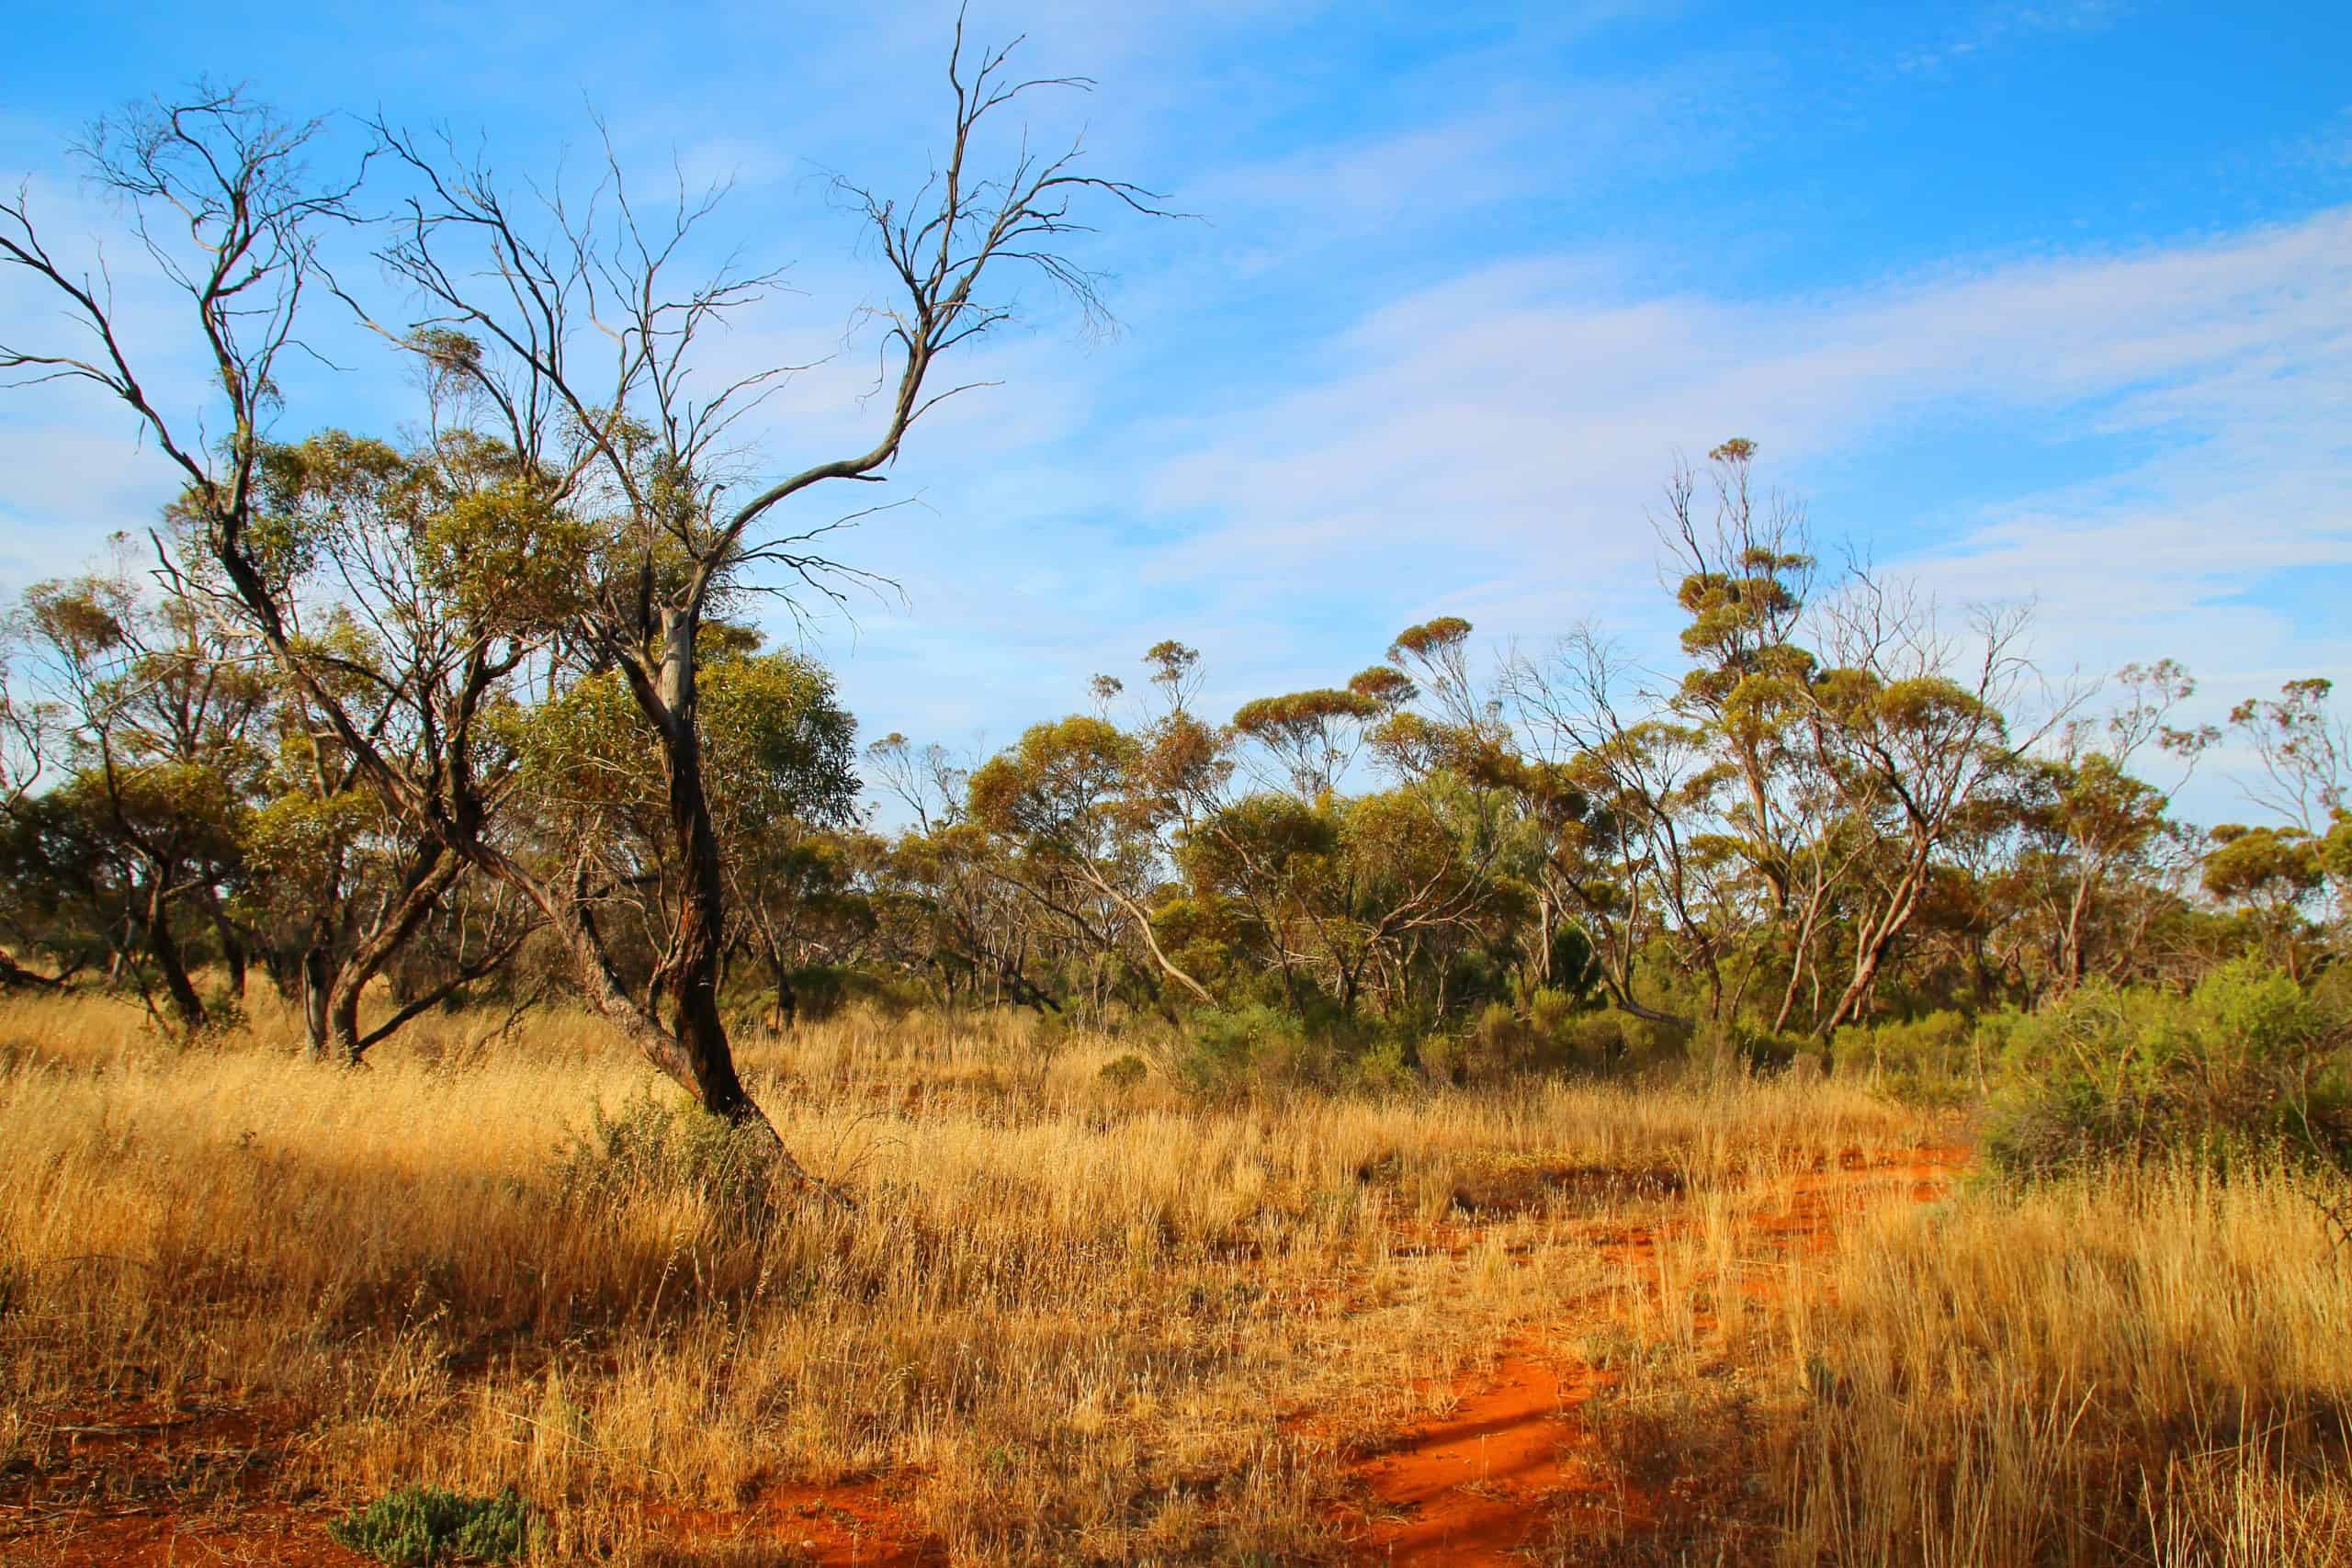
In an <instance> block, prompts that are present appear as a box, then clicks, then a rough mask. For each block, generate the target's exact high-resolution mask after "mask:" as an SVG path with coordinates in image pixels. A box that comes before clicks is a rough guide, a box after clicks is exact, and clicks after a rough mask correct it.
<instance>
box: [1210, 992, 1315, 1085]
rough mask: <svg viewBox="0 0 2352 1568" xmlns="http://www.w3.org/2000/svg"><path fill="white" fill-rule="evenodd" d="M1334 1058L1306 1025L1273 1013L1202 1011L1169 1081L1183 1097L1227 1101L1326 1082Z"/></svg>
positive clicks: (1254, 1007)
mask: <svg viewBox="0 0 2352 1568" xmlns="http://www.w3.org/2000/svg"><path fill="white" fill-rule="evenodd" d="M1331 1067H1332V1053H1331V1051H1330V1050H1329V1047H1328V1046H1326V1045H1323V1044H1321V1043H1318V1042H1317V1041H1316V1040H1315V1039H1314V1038H1312V1037H1311V1036H1310V1034H1309V1033H1308V1032H1307V1028H1306V1024H1305V1023H1304V1022H1302V1021H1300V1020H1298V1019H1295V1018H1293V1017H1291V1016H1290V1015H1289V1014H1287V1013H1284V1012H1281V1011H1279V1010H1275V1009H1273V1008H1271V1007H1266V1006H1263V1005H1261V1004H1258V1003H1251V1004H1250V1005H1249V1006H1246V1007H1238V1008H1203V1009H1201V1010H1199V1011H1198V1012H1195V1013H1194V1014H1193V1016H1192V1020H1191V1027H1190V1029H1189V1030H1188V1032H1187V1033H1186V1038H1185V1040H1184V1042H1183V1043H1182V1044H1181V1045H1179V1046H1178V1047H1177V1050H1176V1054H1175V1056H1174V1059H1173V1060H1172V1061H1171V1062H1170V1077H1173V1078H1174V1079H1175V1080H1176V1082H1177V1084H1178V1085H1179V1086H1181V1087H1182V1089H1185V1091H1186V1092H1188V1093H1191V1094H1194V1095H1199V1096H1202V1097H1204V1098H1208V1099H1228V1098H1233V1097H1236V1096H1240V1095H1246V1094H1250V1093H1253V1092H1259V1091H1262V1090H1267V1089H1288V1088H1296V1087H1301V1086H1305V1085H1308V1084H1319V1083H1326V1082H1329V1079H1330V1077H1331Z"/></svg>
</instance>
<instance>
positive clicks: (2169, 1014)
mask: <svg viewBox="0 0 2352 1568" xmlns="http://www.w3.org/2000/svg"><path fill="white" fill-rule="evenodd" d="M2001 1067H2002V1081H2001V1087H2000V1089H1999V1090H1998V1091H1997V1092H1996V1096H1995V1100H1994V1106H1993V1112H1992V1116H1991V1120H1990V1122H1989V1123H1988V1125H1987V1127H1986V1131H1985V1154H1986V1157H1987V1158H1988V1160H1989V1161H1990V1162H1991V1163H1992V1164H1993V1166H1994V1167H1995V1168H1997V1169H2000V1170H2003V1171H2007V1172H2008V1173H2010V1174H2013V1175H2020V1176H2035V1175H2045V1174H2052V1173H2056V1172H2061V1171H2065V1170H2070V1169H2078V1168H2085V1167H2088V1166H2092V1165H2095V1164H2097V1163H2099V1162H2102V1161H2107V1160H2143V1159H2147V1158H2150V1157H2154V1156H2159V1155H2169V1154H2171V1153H2173V1152H2176V1151H2188V1152H2193V1153H2195V1154H2197V1155H2198V1156H2200V1157H2204V1158H2207V1159H2211V1160H2214V1161H2216V1162H2220V1163H2224V1164H2226V1163H2228V1162H2231V1161H2233V1160H2235V1159H2238V1158H2241V1157H2244V1156H2247V1155H2249V1154H2261V1155H2285V1156H2289V1157H2290V1158H2294V1159H2298V1160H2304V1161H2318V1162H2321V1163H2324V1164H2327V1165H2332V1166H2335V1167H2337V1168H2352V1015H2347V1013H2346V1010H2345V1009H2344V1008H2343V1006H2342V1005H2341V1004H2340V1002H2338V1001H2336V1000H2335V999H2334V998H2330V997H2326V996H2315V995H2313V994H2312V993H2309V992H2306V991H2305V990H2303V988H2302V987H2300V986H2298V985H2296V984H2295V983H2294V982H2293V981H2292V980H2291V979H2290V978H2288V977H2287V976H2285V975H2283V974H2280V973H2278V971H2276V970H2273V969H2270V968H2268V967H2267V966H2266V965H2265V964H2262V963H2261V962H2260V961H2259V960H2257V959H2254V958H2241V959H2237V960H2233V962H2231V963H2228V964H2223V965H2222V966H2221V967H2220V968H2218V969H2216V970H2215V971H2214V972H2213V973H2212V974H2211V975H2210V976H2207V977H2206V978H2205V980H2204V981H2203V982H2202V983H2201V984H2199V986H2198V987H2197V988H2196V990H2195V991H2194V992H2193V993H2191V994H2190V995H2188V996H2187V997H2179V996H2176V995H2172V994H2170V993H2166V992H2159V991H2154V990H2143V989H2134V990H2127V989H2123V988H2121V987H2115V986H2112V985H2109V984H2105V983H2097V982H2095V983H2093V984H2089V985H2086V986H2084V987H2081V988H2080V989H2079V990H2077V991H2076V992H2075V993H2074V994H2073V995H2071V996H2069V997H2067V998H2065V999H2064V1001H2063V1002H2061V1003H2060V1004H2059V1005H2057V1006H2056V1007H2053V1008H2052V1009H2050V1010H2047V1011H2046V1012H2043V1013H2041V1014H2037V1015H2034V1016H2031V1017H2028V1018H2023V1019H2020V1020H2018V1021H2017V1022H2016V1024H2015V1026H2014V1030H2013V1032H2012V1035H2011V1039H2010V1042H2009V1045H2008V1049H2007V1052H2006V1053H2005V1054H2004V1057H2003V1061H2002V1065H2001Z"/></svg>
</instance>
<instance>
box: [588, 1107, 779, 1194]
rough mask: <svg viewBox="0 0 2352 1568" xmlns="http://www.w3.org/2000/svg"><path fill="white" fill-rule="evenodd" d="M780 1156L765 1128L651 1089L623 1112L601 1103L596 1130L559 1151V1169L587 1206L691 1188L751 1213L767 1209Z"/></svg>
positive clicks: (589, 1131)
mask: <svg viewBox="0 0 2352 1568" xmlns="http://www.w3.org/2000/svg"><path fill="white" fill-rule="evenodd" d="M774 1173H775V1144H774V1142H773V1141H772V1140H771V1139H769V1138H768V1137H767V1136H766V1135H765V1134H763V1133H761V1132H759V1131H758V1130H756V1129H752V1128H745V1127H739V1126H736V1125H734V1124H733V1123H731V1122H728V1121H727V1120H725V1119H724V1118H723V1117H718V1116H713V1115H711V1114H710V1113H709V1112H708V1111H704V1110H703V1109H701V1108H700V1107H699V1106H695V1105H688V1104H684V1103H676V1102H673V1103H664V1102H663V1101H662V1100H656V1099H655V1098H654V1097H653V1096H652V1095H651V1094H650V1093H648V1094H645V1095H642V1096H640V1097H639V1098H638V1099H635V1100H630V1101H629V1102H628V1104H626V1105H624V1106H623V1107H622V1108H621V1110H620V1111H619V1113H618V1114H617V1115H607V1114H605V1110H604V1108H603V1107H602V1106H599V1107H598V1108H597V1110H596V1112H595V1116H594V1120H593V1121H592V1122H591V1123H590V1124H589V1127H588V1130H587V1131H586V1132H584V1133H581V1134H574V1135H573V1136H572V1137H571V1139H570V1140H568V1141H567V1142H566V1143H565V1144H564V1145H563V1146H562V1147H561V1148H560V1149H559V1150H558V1151H557V1155H556V1168H555V1176H556V1182H557V1185H558V1187H559V1188H560V1190H561V1191H562V1192H563V1194H564V1196H565V1198H566V1199H567V1200H569V1201H571V1202H574V1203H577V1204H581V1205H583V1206H591V1207H593V1206H597V1205H604V1204H613V1203H618V1202H622V1201H628V1199H631V1198H634V1197H638V1196H641V1195H644V1194H648V1193H654V1192H665V1191H681V1190H684V1191H690V1192H693V1193H694V1194H695V1195H696V1196H698V1197H700V1198H701V1199H703V1200H704V1201H706V1202H707V1203H709V1204H710V1205H711V1206H712V1207H713V1208H714V1209H716V1210H718V1211H720V1212H721V1213H727V1214H729V1215H734V1216H739V1217H742V1218H746V1219H749V1218H755V1217H757V1216H760V1215H763V1214H764V1213H766V1212H767V1208H768V1205H769V1201H770V1197H771V1193H770V1181H771V1179H772V1177H773V1176H774Z"/></svg>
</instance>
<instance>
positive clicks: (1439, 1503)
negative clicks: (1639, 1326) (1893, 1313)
mask: <svg viewBox="0 0 2352 1568" xmlns="http://www.w3.org/2000/svg"><path fill="white" fill-rule="evenodd" d="M1966 1163H1967V1155H1966V1152H1965V1151H1964V1150H1959V1149H1931V1150H1922V1151H1919V1152H1918V1153H1917V1154H1916V1155H1914V1156H1909V1157H1905V1158H1899V1159H1883V1160H1879V1161H1875V1162H1873V1161H1868V1160H1864V1159H1862V1158H1860V1156H1851V1157H1849V1159H1848V1160H1847V1161H1844V1162H1841V1163H1840V1165H1839V1166H1838V1168H1833V1169H1828V1170H1824V1171H1818V1172H1811V1173H1806V1174H1803V1175H1799V1176H1796V1177H1794V1178H1792V1179H1791V1180H1790V1182H1789V1183H1788V1184H1787V1186H1786V1187H1785V1189H1784V1190H1783V1192H1784V1194H1785V1201H1779V1202H1773V1201H1769V1200H1768V1201H1766V1202H1765V1203H1763V1204H1760V1205H1758V1206H1757V1208H1756V1209H1754V1210H1753V1211H1751V1212H1749V1213H1745V1214H1742V1215H1741V1216H1739V1221H1740V1225H1739V1234H1740V1237H1741V1241H1742V1246H1741V1249H1740V1250H1741V1256H1742V1257H1743V1258H1747V1259H1754V1258H1757V1257H1758V1254H1759V1253H1760V1254H1763V1255H1765V1256H1767V1257H1770V1258H1780V1257H1786V1256H1789V1255H1792V1254H1794V1255H1806V1254H1815V1253H1819V1252H1822V1251H1826V1250H1827V1249H1828V1248H1830V1247H1834V1246H1835V1245H1836V1244H1837V1235H1838V1221H1839V1220H1840V1219H1842V1218H1844V1217H1846V1216H1848V1215H1850V1214H1852V1213H1858V1212H1860V1211H1861V1210H1864V1209H1868V1208H1871V1207H1875V1206H1878V1205H1880V1204H1884V1203H1889V1202H1926V1201H1933V1200H1934V1199H1936V1198H1938V1197H1940V1196H1941V1195H1942V1194H1943V1193H1944V1191H1945V1190H1947V1189H1948V1188H1949V1186H1950V1183H1951V1178H1952V1176H1953V1175H1954V1174H1955V1173H1956V1172H1957V1171H1958V1170H1959V1169H1961V1168H1962V1167H1963V1166H1964V1165H1965V1164H1966ZM1775 1196H1776V1197H1779V1196H1781V1194H1775ZM1691 1223H1692V1222H1691V1220H1690V1219H1689V1218H1687V1217H1684V1218H1675V1219H1669V1220H1668V1221H1666V1222H1664V1223H1663V1224H1657V1225H1635V1226H1623V1225H1617V1226H1596V1227H1594V1228H1593V1230H1592V1231H1591V1233H1590V1236H1589V1239H1590V1244H1591V1245H1592V1246H1593V1247H1595V1249H1596V1250H1598V1251H1599V1252H1600V1253H1601V1254H1602V1256H1604V1257H1606V1258H1610V1259H1611V1261H1613V1262H1618V1263H1624V1262H1627V1261H1629V1260H1631V1259H1635V1258H1643V1257H1645V1256H1646V1255H1651V1254H1654V1253H1655V1251H1656V1250H1657V1243H1658V1241H1659V1239H1660V1236H1661V1235H1670V1234H1673V1233H1674V1232H1675V1231H1677V1230H1682V1229H1687V1228H1688V1227H1689V1226H1690V1225H1691ZM1738 1285H1739V1288H1740V1290H1741V1292H1742V1294H1743V1295H1744V1296H1745V1297H1747V1300H1748V1301H1749V1302H1750V1303H1761V1304H1763V1305H1764V1306H1765V1308H1766V1309H1767V1310H1769V1308H1770V1303H1771V1302H1772V1301H1773V1300H1774V1299H1775V1298H1776V1297H1777V1294H1778V1289H1777V1284H1776V1282H1775V1281H1774V1280H1772V1279H1771V1278H1770V1276H1769V1274H1767V1273H1761V1272H1757V1271H1752V1270H1751V1271H1748V1272H1747V1273H1745V1274H1744V1275H1743V1277H1742V1278H1741V1279H1740V1280H1739V1281H1738ZM1655 1288H1656V1287H1655V1286H1652V1287H1651V1289H1652V1290H1653V1291H1654V1290H1655ZM1621 1294H1622V1292H1620V1291H1611V1292H1603V1293H1602V1294H1601V1295H1600V1296H1597V1297H1594V1298H1591V1299H1589V1300H1587V1301H1584V1302H1581V1303H1577V1304H1576V1308H1575V1311H1574V1312H1573V1313H1572V1314H1570V1315H1569V1316H1568V1317H1567V1318H1566V1319H1564V1320H1563V1321H1561V1322H1560V1323H1556V1324H1555V1325H1550V1327H1549V1328H1548V1329H1547V1331H1546V1336H1545V1337H1544V1338H1529V1339H1522V1340H1518V1341H1514V1342H1513V1343H1512V1344H1511V1345H1510V1346H1509V1347H1507V1348H1505V1350H1504V1351H1503V1353H1502V1355H1501V1356H1500V1358H1499V1359H1498V1360H1497V1361H1496V1362H1495V1364H1494V1365H1493V1366H1491V1367H1489V1368H1487V1369H1486V1370H1485V1371H1480V1372H1477V1373H1476V1374H1474V1375H1472V1376H1470V1377H1468V1378H1465V1379H1464V1381H1463V1382H1461V1383H1460V1384H1459V1385H1457V1387H1456V1388H1455V1390H1454V1398H1453V1403H1452V1406H1451V1408H1450V1410H1449V1411H1448V1413H1447V1414H1446V1415H1445V1416H1443V1417H1442V1418H1441V1419H1437V1420H1433V1421H1428V1422H1424V1423H1421V1424H1419V1425H1418V1426H1414V1427H1408V1428H1407V1429H1406V1430H1405V1431H1403V1432H1401V1433H1399V1434H1398V1435H1397V1438H1396V1440H1395V1441H1394V1442H1392V1443H1389V1444H1387V1445H1385V1446H1384V1447H1383V1448H1381V1449H1380V1450H1377V1451H1375V1452H1374V1453H1373V1454H1371V1455H1369V1456H1367V1457H1366V1458H1364V1459H1363V1460H1362V1461H1359V1462H1358V1463H1357V1465H1356V1466H1355V1476H1356V1479H1357V1480H1358V1481H1359V1482H1360V1483H1362V1484H1363V1487H1364V1488H1365V1489H1366V1490H1367V1491H1368V1492H1369V1493H1370V1495H1371V1498H1372V1504H1371V1506H1370V1508H1369V1510H1368V1513H1369V1516H1370V1519H1369V1522H1368V1524H1367V1525H1366V1526H1365V1528H1363V1529H1362V1530H1361V1531H1360V1532H1359V1533H1358V1534H1357V1536H1356V1538H1355V1542H1354V1550H1355V1555H1356V1556H1357V1557H1358V1559H1359V1560H1360V1561H1363V1562H1391V1563H1447V1564H1461V1565H1464V1568H1476V1565H1483V1564H1521V1563H1523V1562H1525V1561H1526V1558H1525V1555H1524V1554H1525V1552H1526V1551H1528V1550H1529V1549H1530V1548H1531V1547H1533V1546H1536V1545H1538V1544H1540V1543H1541V1541H1542V1540H1543V1539H1544V1537H1545V1536H1546V1535H1547V1534H1550V1533H1553V1532H1555V1531H1557V1530H1560V1529H1573V1528H1574V1527H1575V1522H1576V1520H1577V1517H1578V1516H1580V1515H1584V1516H1591V1515H1595V1514H1600V1513H1607V1514H1609V1515H1611V1516H1613V1517H1614V1518H1615V1519H1616V1520H1617V1521H1618V1522H1620V1523H1623V1524H1632V1525H1634V1526H1636V1527H1638V1526H1640V1525H1641V1524H1643V1523H1645V1521H1646V1518H1647V1517H1648V1515H1649V1513H1650V1509H1651V1500H1650V1499H1648V1498H1645V1497H1642V1496H1638V1495H1627V1494H1625V1493H1624V1492H1623V1490H1622V1489H1620V1488H1619V1487H1617V1486H1615V1485H1614V1484H1613V1483H1611V1482H1610V1481H1609V1480H1608V1479H1607V1478H1606V1477H1604V1476H1603V1475H1602V1474H1601V1473H1600V1471H1599V1468H1598V1467H1597V1466H1595V1465H1594V1464H1593V1463H1592V1462H1591V1451H1592V1449H1593V1447H1594V1441H1593V1435H1592V1431H1591V1429H1590V1427H1589V1424H1588V1423H1587V1422H1586V1421H1585V1420H1584V1419H1583V1418H1582V1416H1581V1414H1580V1412H1581V1407H1582V1406H1583V1405H1584V1404H1586V1403H1587V1402H1589V1400H1591V1399H1592V1398H1593V1396H1594V1395H1595V1394H1597V1393H1600V1392H1602V1391H1603V1390H1605V1389H1607V1388H1608V1387H1609V1386H1610V1385H1611V1382H1613V1381H1614V1379H1613V1377H1612V1376H1611V1374H1610V1373H1608V1372H1605V1371H1598V1370H1596V1369H1594V1368H1591V1367H1589V1366H1586V1365H1584V1364H1583V1363H1581V1362H1580V1361H1577V1359H1575V1358H1574V1357H1573V1356H1569V1355H1566V1354H1565V1353H1563V1352H1562V1351H1561V1350H1560V1349H1559V1348H1557V1345H1556V1344H1555V1343H1548V1342H1547V1340H1557V1339H1559V1338H1565V1337H1567V1335H1568V1334H1569V1333H1571V1332H1573V1329H1574V1327H1575V1326H1576V1325H1577V1323H1578V1322H1579V1320H1581V1321H1582V1322H1583V1323H1585V1324H1587V1325H1591V1324H1598V1323H1600V1322H1602V1321H1606V1320H1607V1319H1608V1318H1609V1317H1610V1316H1611V1314H1615V1313H1616V1312H1618V1311H1619V1310H1620V1309H1621V1308H1622V1306H1623V1302H1622V1300H1621V1299H1620V1297H1621ZM1699 1315H1700V1319H1701V1326H1702V1328H1703V1327H1707V1326H1711V1325H1709V1324H1707V1322H1706V1314H1699Z"/></svg>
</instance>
